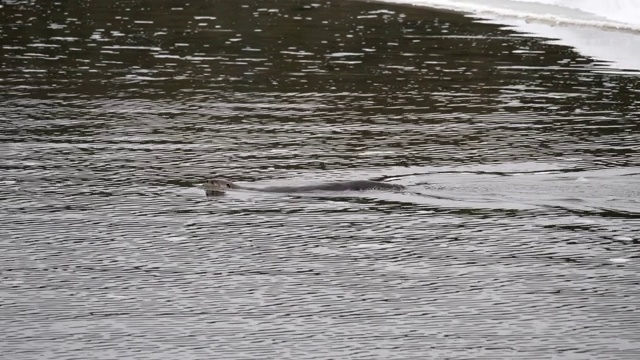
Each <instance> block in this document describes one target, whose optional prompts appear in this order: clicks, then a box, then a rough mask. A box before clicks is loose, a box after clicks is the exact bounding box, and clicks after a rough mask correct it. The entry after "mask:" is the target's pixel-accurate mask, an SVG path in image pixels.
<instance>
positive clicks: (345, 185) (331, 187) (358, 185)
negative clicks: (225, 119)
mask: <svg viewBox="0 0 640 360" xmlns="http://www.w3.org/2000/svg"><path fill="white" fill-rule="evenodd" d="M404 188H405V187H404V186H402V185H397V184H388V183H383V182H379V181H370V180H355V181H338V182H330V183H324V184H316V185H304V186H270V187H266V188H260V189H255V188H252V190H258V191H264V192H282V193H289V192H310V191H364V190H403V189H404ZM245 189H247V188H245Z"/></svg>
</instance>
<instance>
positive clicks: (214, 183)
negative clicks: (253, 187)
mask: <svg viewBox="0 0 640 360" xmlns="http://www.w3.org/2000/svg"><path fill="white" fill-rule="evenodd" d="M203 188H204V190H205V192H206V194H207V196H212V195H224V193H225V191H227V190H229V189H237V188H239V186H238V185H236V184H234V183H232V182H231V181H229V180H226V179H221V178H216V179H209V180H207V182H205V183H204V185H203Z"/></svg>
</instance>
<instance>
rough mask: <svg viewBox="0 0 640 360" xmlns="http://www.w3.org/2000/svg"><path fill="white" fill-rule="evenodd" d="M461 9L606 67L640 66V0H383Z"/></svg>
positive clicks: (455, 9)
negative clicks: (545, 40) (553, 44)
mask: <svg viewBox="0 0 640 360" xmlns="http://www.w3.org/2000/svg"><path fill="white" fill-rule="evenodd" d="M381 1H386V2H391V3H403V4H412V5H418V6H427V7H433V8H439V9H446V10H453V11H461V12H466V13H470V14H471V16H474V17H477V18H481V19H484V20H485V21H488V22H492V23H498V24H503V25H506V26H507V27H508V28H510V29H512V30H514V31H517V32H520V33H522V34H524V35H532V36H537V37H543V38H548V39H552V42H553V43H556V44H559V45H565V46H569V47H572V48H574V49H575V50H576V51H577V52H579V53H581V54H583V55H585V56H588V57H591V58H594V59H596V60H599V61H604V62H607V64H602V65H603V66H606V67H608V68H616V69H625V70H632V71H640V3H638V1H637V0H581V1H575V0H532V1H525V0H381Z"/></svg>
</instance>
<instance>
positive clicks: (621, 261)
mask: <svg viewBox="0 0 640 360" xmlns="http://www.w3.org/2000/svg"><path fill="white" fill-rule="evenodd" d="M609 261H611V262H612V263H614V264H624V263H628V262H629V261H631V260H630V259H626V258H611V259H609Z"/></svg>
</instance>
